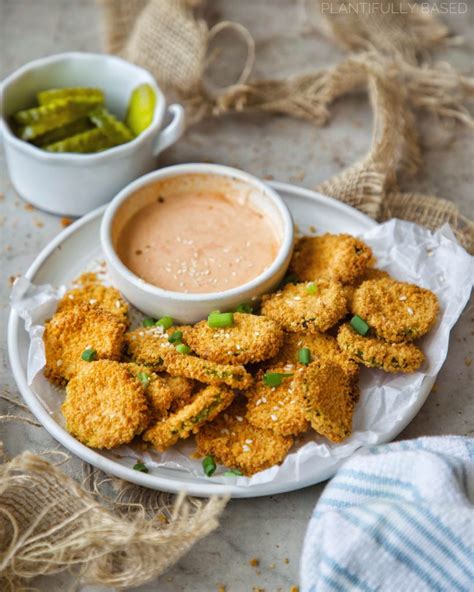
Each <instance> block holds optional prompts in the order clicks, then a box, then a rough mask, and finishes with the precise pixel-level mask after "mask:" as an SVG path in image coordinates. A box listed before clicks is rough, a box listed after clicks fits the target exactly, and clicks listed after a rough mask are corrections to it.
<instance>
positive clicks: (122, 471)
mask: <svg viewBox="0 0 474 592" xmlns="http://www.w3.org/2000/svg"><path fill="white" fill-rule="evenodd" d="M269 185H271V186H272V187H273V188H274V189H275V190H276V191H279V190H280V191H283V192H286V193H290V194H299V195H300V196H303V197H309V198H312V199H315V198H316V200H318V201H321V202H323V203H324V202H325V203H326V204H328V205H330V206H332V207H334V208H335V209H339V210H341V211H344V212H345V213H348V214H350V215H351V216H352V217H353V218H354V219H357V220H358V221H360V222H361V223H362V224H365V225H367V226H369V227H370V226H371V227H375V226H377V222H375V221H374V220H372V219H371V218H369V217H368V216H366V215H365V214H363V213H362V212H359V211H358V210H355V209H354V208H352V207H351V206H349V205H347V204H344V203H342V202H339V201H337V200H335V199H333V198H331V197H327V196H325V195H322V194H320V193H317V192H315V191H311V190H310V189H305V188H303V187H298V186H295V185H291V184H289V183H281V182H276V181H272V182H270V183H269ZM106 207H107V206H101V207H100V208H97V209H96V210H93V211H92V212H89V213H88V214H86V215H85V216H83V217H82V218H79V219H78V220H76V221H75V222H73V224H71V225H70V226H69V227H68V228H66V229H64V230H63V231H62V232H60V233H59V234H58V235H57V236H56V237H55V238H54V239H53V240H52V241H51V242H50V243H48V244H47V245H46V247H45V248H44V249H43V250H42V251H41V252H40V253H39V255H38V256H37V257H36V259H35V260H34V261H33V263H32V264H31V265H30V267H29V268H28V270H27V271H26V273H25V274H24V275H25V277H26V278H28V279H30V280H31V279H32V278H33V277H34V276H35V275H36V273H37V272H38V270H39V269H40V268H41V266H42V265H43V263H44V262H45V261H46V260H47V259H48V257H49V256H50V255H51V254H52V253H53V252H54V251H55V249H56V248H57V247H58V245H60V244H61V243H62V242H63V241H64V240H65V239H67V238H68V237H69V236H70V235H71V234H74V233H75V232H76V231H77V230H78V229H79V228H81V227H82V226H84V225H86V224H88V222H90V221H91V220H93V219H94V218H96V217H98V216H101V215H102V214H103V212H104V211H105V208H106ZM19 323H20V317H19V316H18V315H17V313H16V312H15V311H13V310H11V311H10V316H9V321H8V352H9V357H10V365H11V368H12V372H13V377H14V378H15V381H16V384H17V386H18V389H19V391H20V393H21V395H22V397H23V399H24V400H25V402H26V403H27V405H28V407H29V409H30V410H31V412H32V413H33V415H34V416H35V417H36V419H37V420H38V421H39V422H40V423H41V425H42V426H43V427H44V428H45V429H46V431H47V432H48V433H49V434H50V435H51V436H52V437H53V438H54V439H55V440H57V441H58V442H59V443H60V444H62V445H63V446H64V447H65V448H66V449H67V450H69V451H70V452H71V453H72V454H75V455H76V456H78V457H79V458H81V459H82V460H84V461H86V462H88V463H90V464H91V465H93V466H95V467H97V468H98V469H101V470H102V471H104V472H105V473H108V474H111V475H113V476H115V477H119V478H121V479H124V480H126V481H128V482H131V483H135V484H137V485H142V486H144V487H149V488H151V489H158V490H162V491H167V492H172V493H177V492H179V491H186V492H187V493H188V494H189V495H196V496H202V497H208V496H210V495H230V496H231V497H235V498H250V497H260V496H265V495H276V494H278V493H287V492H289V491H296V490H298V489H302V488H304V487H308V486H310V485H315V484H316V483H320V482H322V481H325V480H326V479H329V478H330V477H332V476H333V475H334V473H335V472H336V470H337V468H338V467H339V466H340V465H341V464H342V463H343V462H344V460H346V459H343V460H341V461H340V462H338V463H337V464H335V465H333V466H332V467H330V468H328V469H327V470H326V471H322V472H321V474H320V475H319V477H318V478H317V480H315V479H314V477H311V476H310V477H307V478H306V479H302V480H301V481H300V482H299V483H298V484H297V486H296V487H295V483H294V482H292V481H291V482H289V483H288V484H285V485H284V486H281V484H279V486H278V488H272V482H271V481H270V482H268V483H262V484H257V485H254V486H239V485H223V484H221V483H213V482H211V481H210V482H209V483H205V482H203V483H199V482H193V483H186V482H185V481H182V480H180V479H179V478H178V479H176V480H175V479H173V478H171V477H168V476H166V477H163V476H160V475H156V474H146V473H141V472H139V471H135V470H133V469H132V468H129V467H126V466H124V465H122V464H120V463H119V462H117V461H115V460H112V459H110V458H107V457H105V456H103V455H102V454H99V453H98V452H96V451H95V450H93V449H92V448H88V447H87V446H85V445H84V444H81V443H80V442H79V441H78V440H76V438H74V437H73V436H71V434H69V433H68V432H67V431H66V430H65V429H64V428H62V427H61V426H60V425H59V424H58V423H57V422H56V421H55V420H54V418H53V417H52V416H51V415H50V414H49V413H48V411H47V410H46V409H45V408H44V407H43V405H42V403H41V402H40V400H39V399H38V397H37V395H36V393H35V392H34V391H33V390H32V389H31V388H30V386H29V385H28V383H27V380H26V376H25V373H24V372H23V368H22V361H21V357H20V352H19V340H18V339H17V336H18V330H19ZM435 378H436V377H433V378H431V377H425V379H424V381H423V383H422V387H421V388H422V390H423V391H425V396H424V397H423V396H420V402H419V405H417V406H416V408H415V409H413V413H412V414H410V417H408V418H405V419H406V421H403V422H402V423H401V424H400V423H398V424H396V425H395V426H394V429H393V430H392V431H391V432H390V433H389V434H388V435H387V436H386V437H385V438H383V440H382V441H381V442H380V443H384V442H388V441H390V440H392V439H393V438H394V437H395V436H397V435H398V434H399V433H400V432H401V431H402V430H403V429H404V428H405V427H406V426H407V425H408V424H409V423H410V422H411V421H412V419H413V418H414V417H415V415H416V414H417V413H418V411H419V410H420V408H421V406H422V405H423V403H424V402H425V400H426V397H427V395H428V393H429V391H430V390H431V386H432V384H433V383H434V381H435ZM356 453H357V450H356V451H355V452H354V453H353V454H356ZM180 475H181V473H180ZM321 475H323V476H324V477H323V478H321ZM192 477H193V478H195V477H194V476H192Z"/></svg>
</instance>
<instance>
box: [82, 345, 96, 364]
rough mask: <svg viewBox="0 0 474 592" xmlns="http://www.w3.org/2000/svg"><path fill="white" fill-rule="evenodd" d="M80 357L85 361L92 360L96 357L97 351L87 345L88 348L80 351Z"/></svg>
mask: <svg viewBox="0 0 474 592" xmlns="http://www.w3.org/2000/svg"><path fill="white" fill-rule="evenodd" d="M81 358H82V359H83V360H84V361H85V362H93V361H94V360H95V359H96V358H97V352H96V351H95V349H92V348H91V347H89V348H88V349H85V350H84V351H83V352H82V355H81Z"/></svg>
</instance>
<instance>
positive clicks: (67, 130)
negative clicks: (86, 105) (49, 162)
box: [33, 117, 94, 148]
mask: <svg viewBox="0 0 474 592" xmlns="http://www.w3.org/2000/svg"><path fill="white" fill-rule="evenodd" d="M92 129H94V125H93V123H91V122H90V121H89V119H88V118H87V117H83V118H82V119H76V120H75V121H71V123H66V124H65V125H62V126H61V127H57V128H55V129H53V130H51V131H50V132H46V133H45V134H43V135H42V136H38V137H37V138H35V139H34V140H33V143H34V144H36V146H39V147H40V148H42V147H44V146H48V145H49V144H54V143H55V142H59V141H60V140H65V139H66V138H70V137H71V136H76V135H77V134H80V133H82V132H87V131H88V130H92Z"/></svg>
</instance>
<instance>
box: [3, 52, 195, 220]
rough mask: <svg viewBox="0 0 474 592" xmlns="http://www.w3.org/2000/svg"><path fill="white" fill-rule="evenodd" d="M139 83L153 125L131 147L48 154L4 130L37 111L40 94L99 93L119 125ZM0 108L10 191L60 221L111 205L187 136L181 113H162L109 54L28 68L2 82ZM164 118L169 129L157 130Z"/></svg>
mask: <svg viewBox="0 0 474 592" xmlns="http://www.w3.org/2000/svg"><path fill="white" fill-rule="evenodd" d="M142 83H148V84H150V85H151V86H152V87H153V89H154V91H155V93H156V98H157V102H156V108H155V114H154V117H153V121H152V123H151V125H150V126H149V127H148V128H147V129H146V130H145V131H144V132H142V133H141V134H140V135H139V136H137V137H136V138H135V139H134V140H132V141H131V142H128V143H127V144H122V145H120V146H116V147H114V148H110V149H108V150H105V151H104V152H98V153H96V154H72V153H67V154H53V153H49V152H46V151H45V150H41V149H40V148H37V147H36V146H33V145H32V144H29V143H28V142H24V141H23V140H20V139H19V138H17V137H16V136H15V135H14V134H13V132H12V130H11V129H10V126H9V124H8V118H9V116H11V115H12V114H13V113H15V111H19V110H20V109H27V108H29V107H32V106H33V105H35V104H36V103H35V100H36V93H37V92H38V91H41V90H45V89H48V88H56V87H68V86H89V87H97V88H100V89H102V90H103V91H104V93H105V99H106V105H107V107H108V108H109V109H110V110H111V111H112V112H113V113H114V114H115V115H117V116H118V117H119V118H121V119H123V118H124V117H125V113H126V109H127V104H128V101H129V99H130V94H131V92H132V90H133V89H134V88H135V87H136V86H137V85H139V84H142ZM0 107H1V113H2V119H1V123H0V132H1V136H2V138H3V143H4V147H5V154H6V161H7V166H8V170H9V174H10V179H11V181H12V183H13V186H14V187H15V189H16V190H17V191H18V193H19V194H20V195H21V197H23V198H24V199H26V200H27V201H29V202H30V203H32V204H33V205H35V206H37V207H39V208H41V209H43V210H46V211H48V212H52V213H55V214H61V215H63V216H82V215H83V214H85V213H87V212H89V211H91V210H93V209H95V208H97V207H98V206H100V205H103V204H105V203H107V202H108V201H110V200H111V199H112V197H114V195H116V194H117V192H118V191H120V189H121V188H122V187H124V186H125V185H127V183H130V181H133V179H136V178H137V177H140V176H141V175H143V174H145V173H147V172H149V171H151V170H153V169H154V168H156V157H157V155H158V154H159V153H160V152H161V151H162V150H164V149H165V148H167V147H168V146H170V145H171V144H173V143H174V142H176V140H177V139H178V138H179V137H180V136H181V135H182V133H183V131H184V112H183V109H182V107H181V106H180V105H170V106H169V107H168V108H167V107H166V101H165V97H164V96H163V93H162V92H161V90H160V88H159V87H158V86H157V84H156V82H155V79H154V78H153V76H152V75H151V74H150V73H149V72H147V71H146V70H144V69H143V68H139V67H138V66H135V65H133V64H131V63H129V62H126V61H125V60H122V59H121V58H118V57H115V56H111V55H106V54H92V53H80V52H78V53H64V54H58V55H53V56H50V57H47V58H44V59H39V60H35V61H34V62H30V63H29V64H26V65H25V66H23V67H21V68H20V69H19V70H17V71H16V72H14V73H13V74H11V75H10V76H9V77H8V78H6V79H5V80H4V81H3V82H2V86H1V105H0ZM166 112H167V113H168V114H169V115H170V116H171V122H170V123H169V124H168V125H167V126H166V127H165V128H164V129H161V126H162V123H163V119H164V117H165V113H166Z"/></svg>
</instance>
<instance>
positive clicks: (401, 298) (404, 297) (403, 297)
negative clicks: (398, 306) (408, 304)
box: [399, 296, 407, 302]
mask: <svg viewBox="0 0 474 592" xmlns="http://www.w3.org/2000/svg"><path fill="white" fill-rule="evenodd" d="M406 299H407V297H406V296H400V298H399V300H401V301H402V302H404V301H405V300H406Z"/></svg>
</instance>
